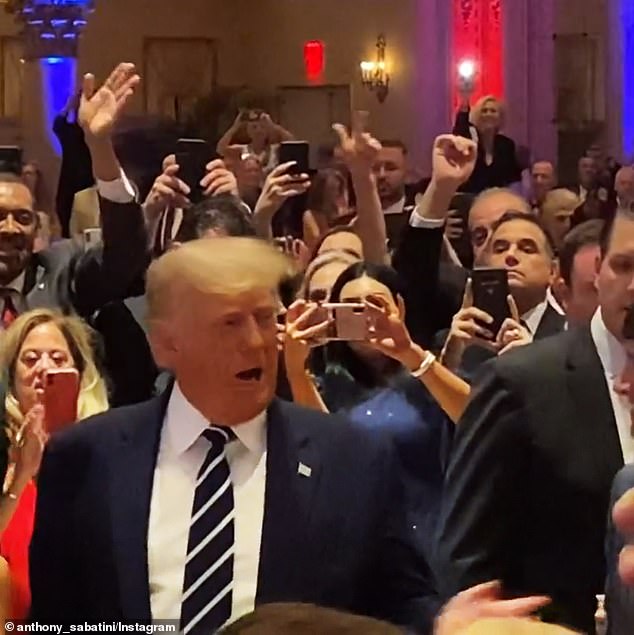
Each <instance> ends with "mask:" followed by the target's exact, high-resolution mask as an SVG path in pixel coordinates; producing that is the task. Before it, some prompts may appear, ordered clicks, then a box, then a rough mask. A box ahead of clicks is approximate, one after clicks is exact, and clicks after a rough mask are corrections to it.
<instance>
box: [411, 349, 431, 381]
mask: <svg viewBox="0 0 634 635" xmlns="http://www.w3.org/2000/svg"><path fill="white" fill-rule="evenodd" d="M435 361H436V356H435V355H434V354H433V353H431V352H429V351H428V352H427V354H426V355H425V358H424V359H423V361H422V362H421V364H420V366H419V367H418V368H417V369H416V370H414V371H412V377H415V378H416V379H420V378H421V377H422V376H423V375H424V374H425V373H426V372H427V371H428V370H429V369H430V368H431V366H432V364H433V363H434V362H435Z"/></svg>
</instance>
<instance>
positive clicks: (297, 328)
mask: <svg viewBox="0 0 634 635" xmlns="http://www.w3.org/2000/svg"><path fill="white" fill-rule="evenodd" d="M320 311H322V309H321V307H320V306H319V305H318V304H313V303H308V302H306V301H305V300H297V301H296V302H294V303H293V304H292V305H291V306H290V307H289V309H288V311H287V312H286V338H285V340H284V361H285V364H286V371H287V372H288V373H289V374H290V373H303V372H304V369H305V367H306V360H307V359H308V355H309V354H310V350H311V348H314V347H316V346H322V345H323V344H324V343H325V337H326V336H327V333H328V327H329V326H330V320H329V319H328V316H327V315H320Z"/></svg>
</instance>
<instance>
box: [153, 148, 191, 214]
mask: <svg viewBox="0 0 634 635" xmlns="http://www.w3.org/2000/svg"><path fill="white" fill-rule="evenodd" d="M178 170H179V166H178V165H177V164H176V157H175V155H173V154H170V155H168V156H167V157H165V159H163V172H162V173H161V174H160V175H159V176H158V177H157V178H156V180H155V181H154V184H153V185H152V189H151V190H150V193H149V194H148V196H147V198H146V199H145V203H143V211H144V213H145V217H146V218H147V219H152V218H156V217H158V216H160V215H161V214H162V213H163V212H164V211H165V210H166V208H167V207H181V208H186V207H189V205H190V202H189V199H188V198H187V197H188V196H189V192H190V189H189V185H187V183H185V182H184V181H181V180H180V179H179V178H178Z"/></svg>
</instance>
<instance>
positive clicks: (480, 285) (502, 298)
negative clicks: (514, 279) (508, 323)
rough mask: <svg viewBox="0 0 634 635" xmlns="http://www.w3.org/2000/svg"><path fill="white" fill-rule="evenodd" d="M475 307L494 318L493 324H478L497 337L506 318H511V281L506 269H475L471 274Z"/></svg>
mask: <svg viewBox="0 0 634 635" xmlns="http://www.w3.org/2000/svg"><path fill="white" fill-rule="evenodd" d="M471 285H472V286H471V288H472V290H473V306H475V307H477V308H478V309H480V310H481V311H485V312H486V313H488V314H489V315H490V316H491V317H492V318H493V324H484V323H481V322H478V324H479V325H480V326H482V327H483V328H485V329H487V330H488V331H491V332H492V333H493V335H494V338H495V337H496V336H497V334H498V332H499V330H500V328H501V327H502V324H503V322H504V320H506V318H510V317H511V309H510V308H509V303H508V296H509V281H508V274H507V271H506V269H485V268H482V269H474V270H473V271H472V272H471Z"/></svg>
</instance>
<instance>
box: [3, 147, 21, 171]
mask: <svg viewBox="0 0 634 635" xmlns="http://www.w3.org/2000/svg"><path fill="white" fill-rule="evenodd" d="M0 172H9V173H11V174H17V175H18V176H20V175H21V174H22V148H19V147H18V146H0Z"/></svg>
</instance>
